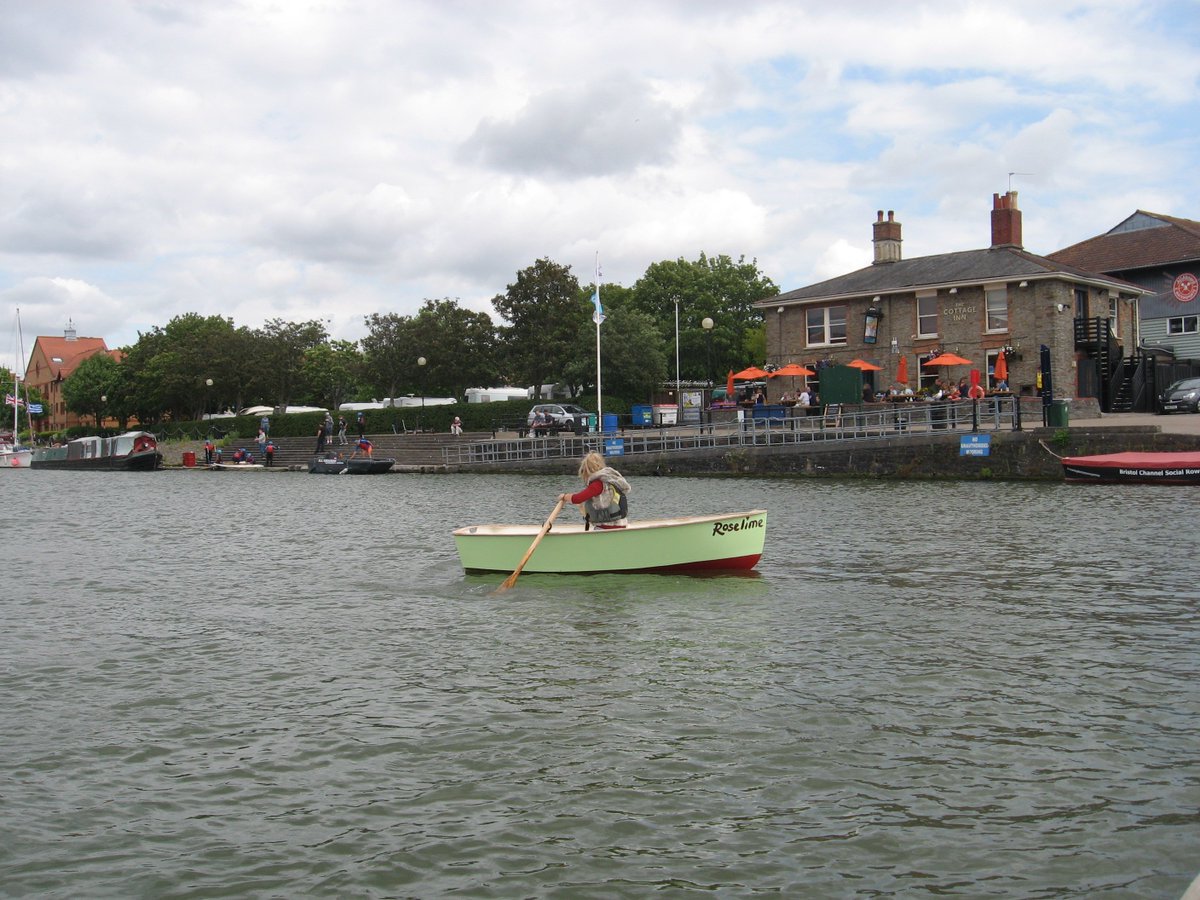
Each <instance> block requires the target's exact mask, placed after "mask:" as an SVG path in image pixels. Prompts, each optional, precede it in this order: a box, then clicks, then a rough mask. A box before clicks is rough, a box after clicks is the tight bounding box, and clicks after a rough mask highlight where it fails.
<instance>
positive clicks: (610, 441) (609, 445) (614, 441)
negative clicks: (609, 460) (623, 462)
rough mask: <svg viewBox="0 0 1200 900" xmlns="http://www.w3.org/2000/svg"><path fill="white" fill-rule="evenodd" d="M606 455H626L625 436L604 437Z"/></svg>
mask: <svg viewBox="0 0 1200 900" xmlns="http://www.w3.org/2000/svg"><path fill="white" fill-rule="evenodd" d="M604 455H605V456H624V455H625V438H605V439H604Z"/></svg>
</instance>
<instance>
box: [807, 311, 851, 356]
mask: <svg viewBox="0 0 1200 900" xmlns="http://www.w3.org/2000/svg"><path fill="white" fill-rule="evenodd" d="M846 310H847V307H845V306H820V307H816V308H810V309H808V310H807V311H806V312H805V320H804V321H805V326H806V337H807V341H808V346H809V347H813V346H823V345H829V344H844V343H846Z"/></svg>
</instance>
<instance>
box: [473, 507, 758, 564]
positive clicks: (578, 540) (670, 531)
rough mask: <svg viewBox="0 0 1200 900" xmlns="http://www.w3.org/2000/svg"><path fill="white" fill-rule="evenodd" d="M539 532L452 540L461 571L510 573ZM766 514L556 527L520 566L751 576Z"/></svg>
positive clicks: (487, 530)
mask: <svg viewBox="0 0 1200 900" xmlns="http://www.w3.org/2000/svg"><path fill="white" fill-rule="evenodd" d="M539 530H540V526H538V525H470V526H468V527H466V528H459V529H458V530H457V531H455V532H454V543H455V545H456V546H457V547H458V556H459V559H460V561H461V562H462V566H463V569H465V570H466V571H468V572H511V571H513V569H515V568H516V567H517V564H518V563H519V562H520V561H521V558H522V556H524V555H525V553H526V551H528V550H529V546H530V542H531V541H533V539H534V538H535V537H536V536H537V534H538V532H539ZM766 535H767V511H766V510H764V509H754V510H750V511H749V512H739V513H727V514H724V515H715V516H680V517H678V518H674V519H647V520H645V521H631V522H630V523H629V525H627V526H626V527H625V528H613V529H602V528H593V529H592V530H590V531H587V530H585V529H584V526H583V524H582V523H579V524H571V525H564V524H555V525H554V526H553V528H552V529H551V530H550V531H549V532H548V533H547V534H546V535H545V537H544V538H543V539H542V540H541V542H540V543H539V544H538V546H537V548H536V549H535V550H534V552H533V555H532V556H531V557H530V558H529V560H528V562H527V563H526V564H525V567H524V571H525V572H557V573H573V574H584V573H598V572H624V573H634V572H702V573H703V572H720V571H726V570H730V571H736V570H743V571H744V570H747V569H752V568H754V566H756V565H757V564H758V561H759V559H761V558H762V553H763V543H764V541H765V540H766Z"/></svg>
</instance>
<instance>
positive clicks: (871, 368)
mask: <svg viewBox="0 0 1200 900" xmlns="http://www.w3.org/2000/svg"><path fill="white" fill-rule="evenodd" d="M846 365H848V366H849V367H850V368H852V369H861V370H862V371H864V372H882V371H883V366H877V365H875V363H869V362H867V361H866V360H865V359H852V360H850V362H848V363H846Z"/></svg>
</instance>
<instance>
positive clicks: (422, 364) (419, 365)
mask: <svg viewBox="0 0 1200 900" xmlns="http://www.w3.org/2000/svg"><path fill="white" fill-rule="evenodd" d="M417 368H418V369H419V370H420V373H421V378H420V382H421V384H420V387H421V412H419V413H417V431H420V430H421V416H422V415H423V414H424V413H425V357H423V356H418V357H417Z"/></svg>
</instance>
